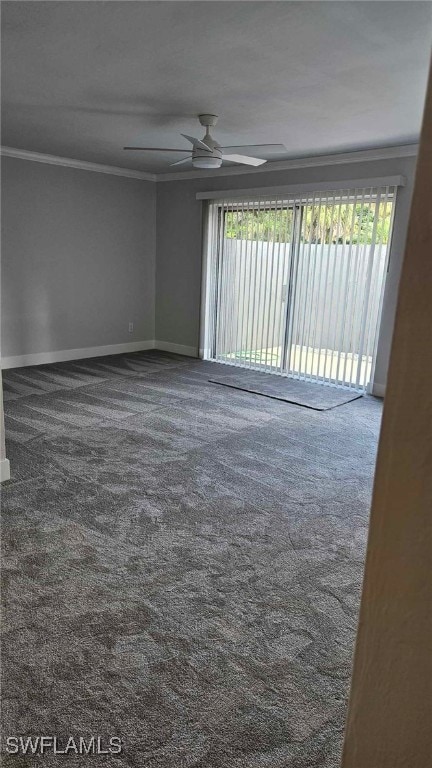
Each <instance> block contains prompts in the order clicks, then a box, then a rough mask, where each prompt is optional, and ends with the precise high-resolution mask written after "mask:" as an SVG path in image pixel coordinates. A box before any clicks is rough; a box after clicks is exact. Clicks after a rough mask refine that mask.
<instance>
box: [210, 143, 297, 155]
mask: <svg viewBox="0 0 432 768" xmlns="http://www.w3.org/2000/svg"><path fill="white" fill-rule="evenodd" d="M222 150H223V152H224V153H225V152H236V151H237V150H240V152H250V153H251V154H253V155H259V154H261V152H268V153H271V152H275V153H277V152H287V148H286V147H285V145H284V144H245V145H244V146H242V147H234V146H233V147H222Z"/></svg>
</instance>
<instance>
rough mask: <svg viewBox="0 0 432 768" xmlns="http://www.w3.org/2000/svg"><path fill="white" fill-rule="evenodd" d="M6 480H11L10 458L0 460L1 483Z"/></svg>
mask: <svg viewBox="0 0 432 768" xmlns="http://www.w3.org/2000/svg"><path fill="white" fill-rule="evenodd" d="M5 480H10V464H9V459H2V460H1V461H0V483H4V482H5Z"/></svg>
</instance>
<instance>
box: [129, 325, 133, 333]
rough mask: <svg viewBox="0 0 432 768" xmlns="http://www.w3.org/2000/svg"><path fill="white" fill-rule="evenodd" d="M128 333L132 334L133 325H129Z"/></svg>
mask: <svg viewBox="0 0 432 768" xmlns="http://www.w3.org/2000/svg"><path fill="white" fill-rule="evenodd" d="M129 333H133V323H129Z"/></svg>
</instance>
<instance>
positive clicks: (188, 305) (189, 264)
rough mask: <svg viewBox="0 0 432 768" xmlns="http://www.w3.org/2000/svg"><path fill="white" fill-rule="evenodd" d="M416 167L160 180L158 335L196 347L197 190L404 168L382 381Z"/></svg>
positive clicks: (403, 162)
mask: <svg viewBox="0 0 432 768" xmlns="http://www.w3.org/2000/svg"><path fill="white" fill-rule="evenodd" d="M414 169H415V159H414V158H400V159H392V160H380V161H374V162H362V163H351V164H346V165H335V166H324V167H318V168H303V169H295V170H290V171H273V172H271V171H269V172H261V173H256V174H255V173H251V174H245V175H239V176H229V177H228V176H226V177H223V176H219V177H214V178H203V179H186V180H179V181H160V182H158V184H157V209H156V210H157V227H156V242H157V251H156V338H157V339H158V340H162V341H165V342H171V343H174V344H180V345H185V346H190V347H193V348H194V349H198V346H199V323H200V293H201V250H202V202H201V201H197V200H196V198H195V195H196V193H197V192H204V191H208V190H218V189H228V188H229V189H246V188H248V187H255V188H256V187H265V186H279V185H283V184H297V183H308V182H312V183H313V182H321V181H329V182H330V183H331V181H332V180H335V181H336V180H337V181H339V180H344V179H347V180H349V179H363V178H364V179H368V178H373V177H380V176H389V175H395V174H403V175H404V176H405V177H406V180H407V184H406V186H405V187H404V188H401V189H400V191H399V194H398V200H397V205H396V213H395V225H394V236H393V242H392V250H391V257H390V268H389V274H388V279H387V286H386V291H385V296H384V305H383V315H382V325H381V333H380V341H379V344H378V357H377V366H376V375H375V382H376V383H378V384H379V385H384V384H385V381H386V376H387V367H388V358H389V351H390V343H391V336H392V331H393V321H394V312H395V304H396V295H397V286H398V281H399V275H400V267H401V261H402V256H403V250H404V244H405V237H406V229H407V223H408V216H409V206H410V200H411V194H412V185H413V177H414Z"/></svg>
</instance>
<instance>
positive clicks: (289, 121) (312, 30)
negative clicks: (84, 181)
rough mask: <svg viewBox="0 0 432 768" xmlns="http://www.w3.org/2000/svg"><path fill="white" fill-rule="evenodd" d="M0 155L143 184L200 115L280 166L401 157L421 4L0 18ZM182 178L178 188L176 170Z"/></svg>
mask: <svg viewBox="0 0 432 768" xmlns="http://www.w3.org/2000/svg"><path fill="white" fill-rule="evenodd" d="M2 16H3V23H2V38H3V44H2V105H3V106H2V143H3V145H6V146H10V147H16V148H19V149H26V150H31V151H37V152H43V153H48V154H54V155H61V156H65V157H70V158H74V159H79V160H88V161H91V162H100V163H106V164H110V165H118V166H123V167H126V168H133V169H137V170H143V171H151V172H159V173H161V172H165V171H170V172H172V171H173V170H174V169H172V168H170V167H169V163H170V162H174V161H175V160H178V159H181V158H182V157H184V155H182V154H179V155H178V156H177V155H166V154H163V153H157V152H155V153H145V154H144V153H143V154H142V155H141V154H139V153H128V152H124V151H123V150H122V147H123V145H125V144H143V143H144V144H145V145H148V146H152V145H153V146H159V147H160V146H162V147H187V143H186V142H185V140H184V139H182V138H181V136H179V133H180V132H184V133H189V134H192V135H197V136H202V134H203V129H202V128H201V126H199V125H198V122H197V121H196V115H197V114H198V113H199V112H213V113H217V114H218V115H220V120H219V124H218V126H217V128H216V129H215V131H214V135H215V137H216V138H217V139H218V140H219V141H220V143H221V144H224V145H227V144H247V143H261V142H266V143H267V142H281V143H283V144H285V145H286V147H287V153H286V155H277V156H276V157H274V158H273V159H275V160H281V159H285V158H286V159H288V158H293V157H302V156H307V155H314V154H327V153H331V152H341V151H349V150H355V149H365V148H369V147H382V146H390V145H397V144H405V143H411V142H415V141H416V140H417V138H418V134H419V128H420V122H421V113H422V107H423V98H424V92H425V86H426V78H427V69H428V62H429V56H430V48H431V40H432V4H431V3H430V2H299V3H296V2H95V1H94V0H91V1H90V2H3V3H2ZM185 168H186V167H185V166H180V168H179V169H178V170H179V171H180V172H181V171H184V170H185Z"/></svg>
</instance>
